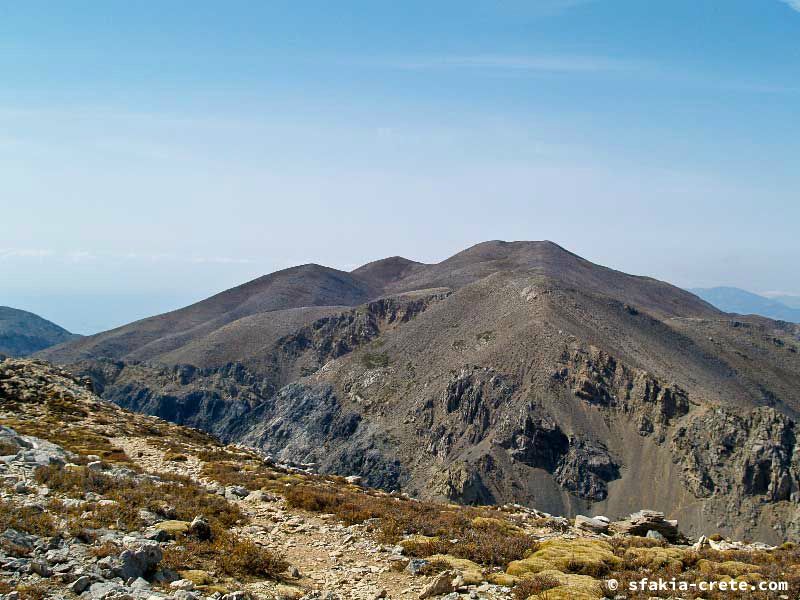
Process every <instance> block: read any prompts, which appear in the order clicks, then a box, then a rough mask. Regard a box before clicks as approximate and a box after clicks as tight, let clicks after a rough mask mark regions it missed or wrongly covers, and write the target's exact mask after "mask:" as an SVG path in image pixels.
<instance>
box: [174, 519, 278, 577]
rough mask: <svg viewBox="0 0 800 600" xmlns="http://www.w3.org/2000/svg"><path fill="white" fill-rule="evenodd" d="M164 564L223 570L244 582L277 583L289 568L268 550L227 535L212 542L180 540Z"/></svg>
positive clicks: (246, 540)
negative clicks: (271, 581) (261, 579)
mask: <svg viewBox="0 0 800 600" xmlns="http://www.w3.org/2000/svg"><path fill="white" fill-rule="evenodd" d="M164 564H165V565H166V566H167V567H169V568H171V569H175V570H187V569H202V570H212V571H213V570H221V571H222V572H223V573H225V574H226V575H229V576H231V577H237V578H240V579H247V578H253V577H262V578H263V577H269V578H271V579H275V578H277V577H278V576H279V574H280V573H281V572H283V571H285V570H286V568H287V567H288V566H289V565H288V563H286V561H284V560H283V559H281V558H279V557H278V556H276V555H275V554H273V553H272V552H270V551H269V550H267V549H266V548H262V547H261V546H258V545H257V544H255V543H253V542H252V541H250V540H248V539H244V538H239V537H236V536H234V535H232V534H231V533H229V532H227V531H218V532H216V534H215V535H214V537H213V539H212V540H209V541H200V540H196V539H191V538H188V537H183V538H180V539H178V540H177V541H176V543H175V544H173V545H171V546H169V547H168V548H167V549H166V552H165V554H164Z"/></svg>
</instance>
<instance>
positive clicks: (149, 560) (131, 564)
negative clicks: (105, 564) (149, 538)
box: [116, 542, 162, 580]
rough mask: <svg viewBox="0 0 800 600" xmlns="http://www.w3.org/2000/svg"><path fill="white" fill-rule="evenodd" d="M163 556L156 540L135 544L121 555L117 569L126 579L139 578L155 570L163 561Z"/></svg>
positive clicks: (119, 574) (120, 575)
mask: <svg viewBox="0 0 800 600" xmlns="http://www.w3.org/2000/svg"><path fill="white" fill-rule="evenodd" d="M161 557H162V552H161V546H159V545H158V544H157V543H156V542H140V543H138V544H134V545H132V547H130V548H127V549H126V550H124V551H123V552H122V554H120V555H119V561H120V566H119V567H118V568H117V569H116V570H117V574H118V576H119V577H122V578H123V579H125V580H127V579H129V578H133V579H137V578H138V577H142V576H143V575H145V574H147V573H149V572H151V571H153V570H154V569H155V568H156V566H157V565H158V563H159V562H161Z"/></svg>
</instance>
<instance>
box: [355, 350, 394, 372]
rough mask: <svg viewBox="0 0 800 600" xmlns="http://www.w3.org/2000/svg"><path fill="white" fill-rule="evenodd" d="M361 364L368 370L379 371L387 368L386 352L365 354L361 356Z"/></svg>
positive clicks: (387, 356)
mask: <svg viewBox="0 0 800 600" xmlns="http://www.w3.org/2000/svg"><path fill="white" fill-rule="evenodd" d="M361 364H363V365H364V366H365V367H367V368H368V369H380V368H385V367H388V366H389V355H388V354H386V352H365V353H364V354H362V355H361Z"/></svg>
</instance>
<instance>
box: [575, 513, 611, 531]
mask: <svg viewBox="0 0 800 600" xmlns="http://www.w3.org/2000/svg"><path fill="white" fill-rule="evenodd" d="M575 527H576V528H577V529H582V530H583V531H588V532H590V533H597V534H600V533H608V527H609V523H608V521H607V520H603V519H599V518H592V517H586V516H584V515H578V516H576V517H575Z"/></svg>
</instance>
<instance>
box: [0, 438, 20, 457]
mask: <svg viewBox="0 0 800 600" xmlns="http://www.w3.org/2000/svg"><path fill="white" fill-rule="evenodd" d="M17 452H19V448H17V447H16V446H15V445H14V444H12V443H11V442H7V441H5V440H0V456H10V455H12V454H16V453H17Z"/></svg>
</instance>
